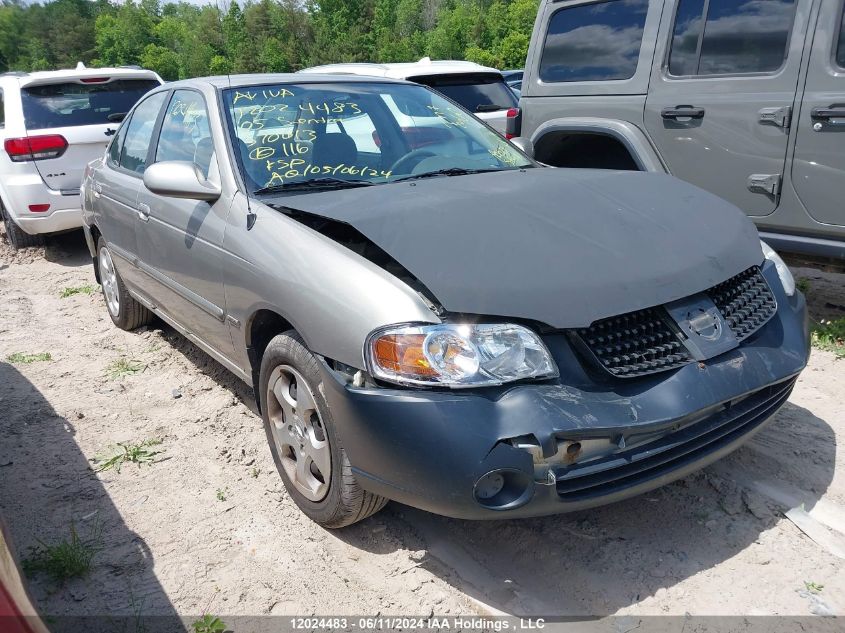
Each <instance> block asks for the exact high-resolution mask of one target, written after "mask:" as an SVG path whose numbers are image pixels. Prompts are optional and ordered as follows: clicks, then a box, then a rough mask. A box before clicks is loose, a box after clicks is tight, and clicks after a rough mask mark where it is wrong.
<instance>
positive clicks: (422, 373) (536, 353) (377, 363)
mask: <svg viewBox="0 0 845 633" xmlns="http://www.w3.org/2000/svg"><path fill="white" fill-rule="evenodd" d="M364 355H365V357H366V359H367V364H368V367H369V370H370V373H371V374H372V375H374V376H375V377H377V378H381V379H382V380H387V381H389V382H395V383H399V384H402V385H421V386H429V387H431V386H443V387H454V388H457V387H480V386H489V385H500V384H502V383H505V382H511V381H514V380H523V379H525V378H553V377H556V376H557V375H558V371H557V366H556V365H555V363H554V361H553V360H552V357H551V355H550V354H549V350H548V349H547V348H546V346H545V344H544V343H543V341H542V340H540V337H539V336H537V335H536V334H535V333H534V332H532V331H531V330H529V329H528V328H525V327H522V326H521V325H514V324H510V323H496V324H470V323H466V324H448V323H447V324H441V325H397V326H390V327H387V328H383V329H380V330H377V331H375V332H373V333H372V334H371V335H370V336H369V338H368V339H367V343H366V349H365V353H364Z"/></svg>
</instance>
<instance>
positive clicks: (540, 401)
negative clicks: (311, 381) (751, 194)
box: [322, 266, 810, 519]
mask: <svg viewBox="0 0 845 633" xmlns="http://www.w3.org/2000/svg"><path fill="white" fill-rule="evenodd" d="M764 274H765V275H766V278H767V279H768V281H769V285H770V286H771V288H772V290H773V292H774V293H775V296H776V299H777V302H778V306H779V308H778V311H777V314H776V315H775V316H774V317H773V318H772V319H771V320H770V321H769V322H768V323H767V324H766V325H765V326H764V327H763V328H761V329H760V330H759V331H758V332H757V333H756V334H754V335H753V336H751V337H750V338H748V339H747V340H746V341H744V342H743V343H742V345H740V346H739V347H737V348H735V349H733V350H731V351H729V352H727V353H725V354H722V355H721V356H718V357H716V358H713V359H711V360H709V361H707V362H706V363H703V364H696V363H693V364H690V365H686V366H684V367H681V368H679V369H677V370H674V371H668V372H664V373H661V374H654V375H651V376H645V377H642V378H637V379H612V378H607V379H606V378H604V377H595V376H592V377H591V375H590V374H589V373H587V372H586V371H585V370H584V369H583V366H582V363H581V362H580V361H579V360H578V359H577V357H576V356H575V354H574V352H572V350H571V347H570V346H569V345H568V343H567V342H566V341H565V338H564V335H555V336H552V337H548V339H547V344H549V347H550V349H551V351H552V354H553V355H554V356H555V360H556V361H557V363H558V366H559V367H560V369H561V376H562V378H561V380H560V381H555V382H553V383H549V382H546V383H543V384H522V385H511V386H508V387H502V388H498V389H485V390H473V391H471V392H469V391H442V390H437V391H435V390H416V389H401V388H355V387H352V386H350V385H349V384H347V382H346V381H344V380H342V377H341V376H340V375H339V374H337V373H335V372H334V371H332V370H331V369H330V368H329V367H328V366H327V365H326V364H322V368H323V374H324V376H323V379H324V385H325V396H326V399H327V401H328V403H329V406H330V408H331V411H332V416H333V419H334V421H335V425H336V427H337V429H338V432H339V434H340V439H341V441H342V443H343V446H344V448H345V450H346V453H347V456H348V458H349V461H350V464H351V465H352V468H353V471H354V472H355V474H356V477H357V478H358V480H359V482H360V484H361V485H362V486H363V487H364V488H366V489H368V490H370V491H372V492H374V493H377V494H380V495H383V496H385V497H388V498H390V499H394V500H396V501H400V502H402V503H405V504H408V505H411V506H415V507H418V508H421V509H424V510H428V511H431V512H435V513H437V514H443V515H447V516H452V517H457V518H467V519H484V518H513V517H528V516H538V515H545V514H555V513H560V512H567V511H573V510H579V509H583V508H589V507H593V506H597V505H602V504H605V503H610V502H613V501H617V500H620V499H623V498H626V497H630V496H632V495H636V494H639V493H642V492H645V491H647V490H651V489H653V488H656V487H658V486H661V485H664V484H666V483H668V482H670V481H673V480H675V479H678V478H680V477H683V476H685V475H687V474H688V473H690V472H692V471H694V470H697V469H699V468H702V467H703V466H706V465H707V464H709V463H711V462H713V461H715V460H717V459H719V458H720V457H722V456H724V455H726V454H728V453H729V452H731V451H733V450H734V449H736V448H737V447H739V446H740V445H741V444H742V443H743V442H745V441H746V440H748V439H749V438H750V437H751V436H752V435H753V434H754V433H756V432H757V431H759V430H760V429H761V428H762V427H763V426H764V425H765V423H766V422H767V421H768V420H770V419H771V416H772V415H774V413H775V412H776V411H777V410H778V409H779V408H780V406H782V405H783V403H784V402H785V401H786V399H787V398H788V396H789V393H790V392H791V390H792V387H793V385H794V382H795V379H796V377H797V375H798V373H799V372H800V371H801V370H802V369H803V368H804V366H805V365H806V363H807V360H808V358H809V342H810V338H809V323H808V320H807V313H806V305H805V302H804V298H803V296H802V295H801V294H800V293H796V294H795V296H793V297H787V296H786V295H785V294H784V293H783V289H782V286H781V284H780V282H779V280H778V278H777V274H776V272H775V270H774V267H773V266H766V267H765V269H764ZM573 448H577V449H578V450H577V451H574V450H573ZM489 473H494V475H493V477H499V478H500V479H498V481H497V482H494V483H496V484H501V483H502V482H503V488H502V491H501V492H500V493H497V494H495V495H493V496H492V497H490V496H487V497H486V498H485V497H484V495H485V494H488V495H489V492H490V490H491V489H490V486H491V480H490V477H486V478H485V476H486V475H488V474H489ZM493 490H495V486H494V487H493ZM485 491H486V492H485Z"/></svg>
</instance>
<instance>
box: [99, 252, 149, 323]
mask: <svg viewBox="0 0 845 633" xmlns="http://www.w3.org/2000/svg"><path fill="white" fill-rule="evenodd" d="M97 266H98V268H99V272H100V284H101V285H102V287H103V298H104V299H105V300H106V308H107V309H108V311H109V316H110V317H111V320H112V321H113V322H114V324H115V325H116V326H117V327H119V328H120V329H121V330H134V329H135V328H138V327H141V326H142V325H146V324H147V323H149V322H150V321H152V320H153V313H152V312H150V311H149V310H148V309H147V308H145V307H144V306H142V305H141V304H140V303H138V302H137V301H135V299H134V298H133V297H132V295H130V294H129V291H128V290H127V289H126V286H125V285H124V283H123V279H121V278H120V274H119V273H118V272H117V268H115V266H114V261H113V260H112V256H111V253H110V252H109V248H108V246H106V241H105V240H104V239H103V238H100V241H99V243H98V244H97Z"/></svg>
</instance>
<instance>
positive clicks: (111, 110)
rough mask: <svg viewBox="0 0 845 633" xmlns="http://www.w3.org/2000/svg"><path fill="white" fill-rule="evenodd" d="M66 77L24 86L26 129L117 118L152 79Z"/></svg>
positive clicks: (116, 120)
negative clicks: (86, 80) (62, 80)
mask: <svg viewBox="0 0 845 633" xmlns="http://www.w3.org/2000/svg"><path fill="white" fill-rule="evenodd" d="M81 81H82V80H80V81H70V82H65V83H54V84H46V85H39V86H29V87H24V88H23V89H22V90H21V102H22V104H23V115H24V120H25V122H26V127H27V128H28V129H30V130H37V129H43V128H56V127H72V126H78V125H99V124H108V123H117V122H120V121H121V120H122V119H123V117H124V116H126V113H127V112H129V110H131V109H132V106H134V105H135V103H136V102H137V101H138V99H140V98H141V97H142V96H144V94H145V93H146V92H148V91H149V90H151V89H153V88H156V87H158V85H159V83H158V82H157V81H155V80H152V79H116V80H114V81H109V82H107V83H81Z"/></svg>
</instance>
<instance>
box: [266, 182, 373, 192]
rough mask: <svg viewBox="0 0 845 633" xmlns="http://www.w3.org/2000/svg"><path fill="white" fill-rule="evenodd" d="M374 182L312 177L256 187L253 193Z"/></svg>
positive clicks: (340, 187) (360, 185)
mask: <svg viewBox="0 0 845 633" xmlns="http://www.w3.org/2000/svg"><path fill="white" fill-rule="evenodd" d="M374 184H376V183H374V182H370V181H369V180H343V179H342V178H313V179H311V180H302V181H300V182H286V183H284V184H281V185H270V186H268V187H261V188H260V189H256V190H255V191H254V192H253V193H254V194H257V195H262V194H265V193H280V192H282V191H299V190H302V189H349V188H352V187H369V186H370V185H374Z"/></svg>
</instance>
